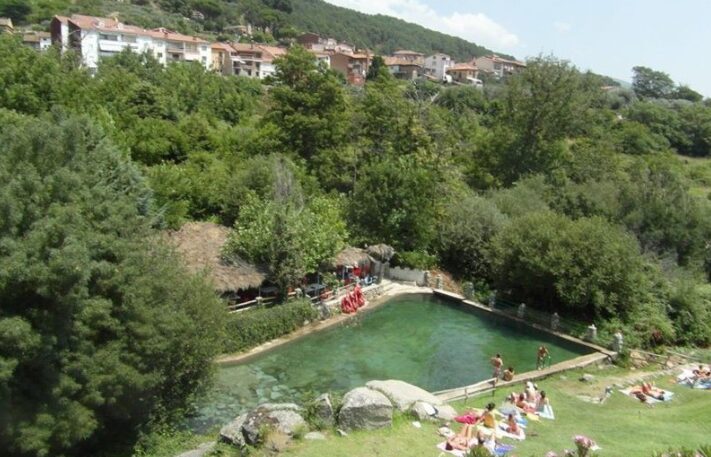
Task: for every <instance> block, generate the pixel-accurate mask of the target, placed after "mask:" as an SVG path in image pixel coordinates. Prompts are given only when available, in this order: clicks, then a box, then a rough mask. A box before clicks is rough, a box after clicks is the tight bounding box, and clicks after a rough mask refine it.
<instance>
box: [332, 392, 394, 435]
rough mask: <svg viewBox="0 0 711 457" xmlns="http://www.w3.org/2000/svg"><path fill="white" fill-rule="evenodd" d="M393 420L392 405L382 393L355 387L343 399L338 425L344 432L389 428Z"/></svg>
mask: <svg viewBox="0 0 711 457" xmlns="http://www.w3.org/2000/svg"><path fill="white" fill-rule="evenodd" d="M392 420H393V405H392V403H390V400H388V397H386V396H385V395H383V394H382V393H380V392H378V391H375V390H372V389H368V388H366V387H357V388H355V389H353V390H351V391H350V392H348V393H347V394H346V395H345V396H344V397H343V406H342V407H341V411H340V413H339V414H338V424H339V426H340V427H341V428H343V429H345V430H356V429H368V430H372V429H377V428H383V427H389V426H390V425H392Z"/></svg>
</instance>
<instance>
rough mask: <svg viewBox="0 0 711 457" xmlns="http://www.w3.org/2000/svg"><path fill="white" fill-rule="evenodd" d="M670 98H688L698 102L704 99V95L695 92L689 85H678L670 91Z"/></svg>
mask: <svg viewBox="0 0 711 457" xmlns="http://www.w3.org/2000/svg"><path fill="white" fill-rule="evenodd" d="M671 98H678V99H682V100H689V101H690V102H694V103H696V102H700V101H701V100H703V99H704V96H703V95H701V94H700V93H698V92H696V91H695V90H694V89H692V88H691V87H689V86H685V85H680V86H679V87H677V88H676V89H675V90H674V92H673V93H672V96H671Z"/></svg>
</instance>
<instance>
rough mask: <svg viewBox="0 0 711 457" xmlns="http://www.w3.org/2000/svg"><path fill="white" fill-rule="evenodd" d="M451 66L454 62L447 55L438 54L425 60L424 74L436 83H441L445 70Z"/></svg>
mask: <svg viewBox="0 0 711 457" xmlns="http://www.w3.org/2000/svg"><path fill="white" fill-rule="evenodd" d="M452 66H454V60H452V58H451V57H450V56H448V55H447V54H443V53H441V52H438V53H436V54H432V55H431V56H427V58H426V59H425V65H424V67H425V74H426V75H428V76H431V77H433V78H434V79H436V80H437V81H443V80H444V79H445V75H446V74H447V70H448V69H449V68H450V67H452Z"/></svg>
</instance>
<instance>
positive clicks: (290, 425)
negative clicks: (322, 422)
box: [242, 403, 306, 446]
mask: <svg viewBox="0 0 711 457" xmlns="http://www.w3.org/2000/svg"><path fill="white" fill-rule="evenodd" d="M294 407H296V410H298V409H299V408H298V406H296V405H294V404H292V403H284V404H278V403H266V404H264V405H260V406H258V407H257V408H256V409H255V410H254V411H252V412H250V413H249V414H247V418H246V420H245V421H244V424H243V425H242V433H243V434H244V438H245V441H246V442H247V444H251V445H253V446H254V445H257V444H260V443H262V442H263V441H264V436H262V433H263V432H264V430H266V429H271V430H275V431H277V432H279V433H281V434H283V435H286V436H288V437H291V436H292V435H293V434H294V432H295V431H296V430H297V429H298V428H300V427H306V421H305V420H304V418H303V417H301V414H299V413H298V412H296V410H295V408H294Z"/></svg>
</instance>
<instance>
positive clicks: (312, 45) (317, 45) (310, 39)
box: [296, 32, 356, 54]
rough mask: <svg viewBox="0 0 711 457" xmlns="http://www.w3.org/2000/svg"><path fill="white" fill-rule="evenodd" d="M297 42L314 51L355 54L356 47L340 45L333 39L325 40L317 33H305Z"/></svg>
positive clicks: (346, 44) (345, 44)
mask: <svg viewBox="0 0 711 457" xmlns="http://www.w3.org/2000/svg"><path fill="white" fill-rule="evenodd" d="M296 42H297V43H299V44H300V45H301V46H303V47H304V48H306V49H308V50H310V51H314V52H323V53H329V54H333V53H335V52H342V53H345V54H353V53H354V52H355V50H356V49H355V46H353V45H351V44H348V43H339V42H338V41H336V40H335V39H333V38H323V37H321V36H320V35H318V34H317V33H312V32H308V33H304V34H302V35H300V36H298V37H297V38H296Z"/></svg>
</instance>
